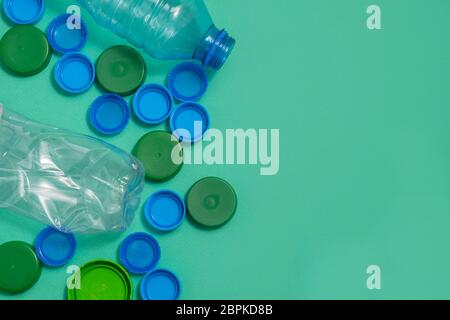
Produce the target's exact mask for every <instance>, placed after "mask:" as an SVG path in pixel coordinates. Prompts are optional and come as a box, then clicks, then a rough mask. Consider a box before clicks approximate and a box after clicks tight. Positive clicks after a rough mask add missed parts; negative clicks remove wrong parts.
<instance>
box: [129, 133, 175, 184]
mask: <svg viewBox="0 0 450 320" xmlns="http://www.w3.org/2000/svg"><path fill="white" fill-rule="evenodd" d="M133 154H134V155H135V156H136V158H138V159H139V160H140V161H141V162H142V164H143V165H144V169H145V176H146V177H147V179H150V180H153V181H157V182H162V181H167V180H169V179H171V178H173V177H174V176H175V175H176V174H177V173H178V172H179V171H180V169H181V167H182V165H183V162H182V158H183V148H182V147H181V144H180V143H179V142H178V141H177V140H176V138H174V137H172V135H171V134H170V133H168V132H165V131H152V132H149V133H147V134H146V135H144V136H143V137H142V138H141V139H140V140H139V141H138V142H137V144H136V146H135V147H134V150H133ZM172 155H177V156H179V159H173V158H172ZM177 160H180V161H179V163H178V161H177Z"/></svg>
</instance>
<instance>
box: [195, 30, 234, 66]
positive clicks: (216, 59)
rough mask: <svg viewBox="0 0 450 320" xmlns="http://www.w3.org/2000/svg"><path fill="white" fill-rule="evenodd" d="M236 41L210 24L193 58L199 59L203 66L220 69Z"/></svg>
mask: <svg viewBox="0 0 450 320" xmlns="http://www.w3.org/2000/svg"><path fill="white" fill-rule="evenodd" d="M235 43H236V41H235V40H234V39H233V38H232V37H230V36H229V35H228V32H226V31H225V29H224V30H219V29H218V28H216V26H214V25H212V26H211V27H210V28H209V29H208V31H207V32H206V34H205V35H204V36H203V39H202V40H201V41H200V43H199V45H198V46H197V49H196V50H195V53H194V57H193V58H194V59H197V60H200V61H201V62H202V64H203V65H204V66H210V67H212V68H214V69H216V70H218V69H220V68H221V67H222V66H223V64H224V63H225V61H226V60H227V58H228V56H229V55H230V53H231V51H232V50H233V47H234V45H235Z"/></svg>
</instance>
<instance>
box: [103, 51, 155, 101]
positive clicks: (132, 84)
mask: <svg viewBox="0 0 450 320" xmlns="http://www.w3.org/2000/svg"><path fill="white" fill-rule="evenodd" d="M96 76H97V81H98V83H99V84H100V85H101V86H102V87H103V89H105V90H106V91H109V92H113V93H117V94H120V95H121V96H128V95H130V94H132V93H134V92H135V91H136V90H137V89H138V88H139V87H140V86H141V85H142V84H143V83H144V81H145V78H146V77H147V67H146V65H145V61H144V59H143V58H142V56H141V55H140V54H139V52H137V51H136V50H135V49H133V48H131V47H129V46H124V45H119V46H114V47H111V48H109V49H106V50H105V51H104V52H103V53H102V54H101V55H100V57H99V58H98V60H97V63H96Z"/></svg>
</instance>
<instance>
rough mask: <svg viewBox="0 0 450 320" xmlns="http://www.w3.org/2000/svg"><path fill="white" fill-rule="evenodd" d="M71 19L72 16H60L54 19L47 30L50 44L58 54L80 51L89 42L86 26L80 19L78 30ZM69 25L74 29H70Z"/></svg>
mask: <svg viewBox="0 0 450 320" xmlns="http://www.w3.org/2000/svg"><path fill="white" fill-rule="evenodd" d="M71 17H72V15H70V14H63V15H60V16H58V17H56V18H55V19H53V21H52V22H50V25H49V26H48V28H47V39H48V42H49V43H50V45H51V46H52V48H53V49H55V51H56V52H59V53H61V54H64V53H68V52H76V51H80V50H81V49H82V48H83V47H84V45H85V44H86V41H87V37H88V29H87V26H86V24H85V23H84V22H83V21H82V20H81V19H80V24H79V27H78V28H77V26H75V24H73V22H72V21H71V20H70V19H72V18H71ZM69 18H70V19H69ZM68 25H70V26H71V27H73V29H70V28H69V27H68Z"/></svg>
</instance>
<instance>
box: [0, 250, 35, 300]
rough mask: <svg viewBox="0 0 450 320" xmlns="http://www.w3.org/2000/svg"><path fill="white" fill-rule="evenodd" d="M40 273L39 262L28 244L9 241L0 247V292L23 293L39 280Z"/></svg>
mask: <svg viewBox="0 0 450 320" xmlns="http://www.w3.org/2000/svg"><path fill="white" fill-rule="evenodd" d="M41 271H42V265H41V262H40V261H39V259H38V257H37V256H36V253H35V252H34V248H33V246H31V245H30V244H28V243H26V242H22V241H11V242H6V243H4V244H2V245H0V289H1V290H5V291H8V292H11V293H21V292H24V291H26V290H28V289H30V288H31V287H32V286H33V285H34V284H35V283H36V282H37V281H38V280H39V277H40V276H41Z"/></svg>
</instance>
